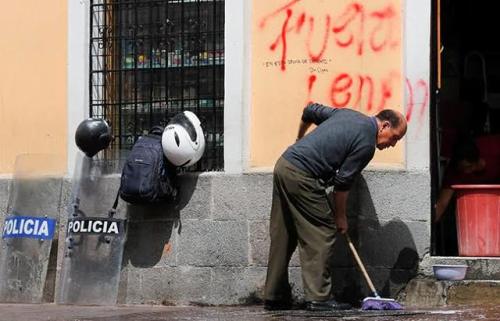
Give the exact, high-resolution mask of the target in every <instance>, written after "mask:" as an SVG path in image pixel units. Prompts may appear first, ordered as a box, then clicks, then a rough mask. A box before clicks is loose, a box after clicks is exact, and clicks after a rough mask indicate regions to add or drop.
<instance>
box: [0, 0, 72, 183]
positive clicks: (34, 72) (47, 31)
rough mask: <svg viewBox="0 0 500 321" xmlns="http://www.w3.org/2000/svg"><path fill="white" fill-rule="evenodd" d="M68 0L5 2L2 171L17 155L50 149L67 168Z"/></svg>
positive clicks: (0, 61)
mask: <svg viewBox="0 0 500 321" xmlns="http://www.w3.org/2000/svg"><path fill="white" fill-rule="evenodd" d="M66 9H67V7H66V0H50V1H40V0H22V1H3V2H2V8H1V10H0V121H1V126H0V174H5V173H11V172H12V171H13V165H14V161H15V158H16V155H19V154H23V153H54V154H58V155H60V158H59V159H60V164H59V165H58V167H59V166H60V168H61V169H64V168H66V142H67V130H66V119H67V117H66V116H67V111H66V65H67V58H66V54H67V50H66V49H67V48H66V46H67V44H66V38H67V35H66V30H67V23H66V20H67V10H66Z"/></svg>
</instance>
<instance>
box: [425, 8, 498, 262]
mask: <svg viewBox="0 0 500 321" xmlns="http://www.w3.org/2000/svg"><path fill="white" fill-rule="evenodd" d="M496 4H497V2H495V1H494V0H483V1H481V2H474V1H468V0H434V1H433V10H434V14H433V17H434V19H433V30H434V32H433V35H434V39H433V49H434V50H433V51H434V54H433V57H432V59H431V61H432V69H433V71H434V75H433V76H434V77H433V78H434V81H433V84H434V89H435V90H433V92H434V93H435V94H434V97H433V102H432V106H433V107H434V108H433V110H432V109H431V110H432V116H431V128H432V130H431V137H432V139H431V148H432V153H431V155H432V156H431V157H432V159H431V161H432V162H431V163H432V185H433V186H432V190H433V193H432V194H433V195H432V204H436V202H437V201H438V200H439V195H443V193H442V192H443V190H445V189H446V188H447V186H449V184H450V182H451V181H454V182H457V178H456V177H457V174H456V173H457V172H458V171H459V170H458V169H460V171H462V170H464V169H463V168H462V167H461V166H462V163H463V162H462V163H460V165H459V162H458V161H457V160H458V159H463V155H464V154H463V153H464V150H466V149H467V148H466V147H467V146H469V145H470V146H475V147H476V149H475V150H477V151H479V147H478V146H479V145H478V140H482V139H483V138H484V137H485V136H488V137H493V140H491V141H492V142H493V143H491V142H490V143H489V144H490V145H488V146H489V150H500V41H498V40H497V39H498V37H496V33H497V30H498V24H499V23H500V20H499V18H498V14H497V11H496V10H495V9H496ZM496 136H498V140H496V138H495V137H496ZM488 139H489V138H488ZM496 142H498V144H496ZM469 143H470V144H469ZM471 148H472V147H471ZM471 153H472V154H474V151H472V152H471ZM479 154H480V157H482V156H481V153H479ZM499 154H500V153H499ZM467 155H470V154H467ZM483 156H484V155H483ZM493 159H494V157H493ZM496 159H499V160H500V158H496ZM493 162H496V161H493ZM464 164H465V163H464ZM487 164H488V165H489V166H493V165H491V164H492V162H491V161H490V162H489V163H488V162H487ZM494 166H496V167H497V168H498V167H500V163H495V165H494ZM450 173H452V174H450ZM478 175H479V174H478ZM481 175H482V174H481ZM482 179H483V181H481V180H479V181H478V182H475V183H476V184H479V183H494V182H496V180H498V179H500V177H496V174H489V176H488V177H486V178H484V177H483V178H482ZM467 182H469V181H467ZM467 182H464V183H467ZM472 182H473V181H470V182H469V183H472ZM497 183H498V182H497ZM444 208H445V209H444V211H443V212H442V213H443V215H442V216H441V220H440V222H439V223H436V224H433V225H432V238H433V239H432V254H433V255H439V256H456V255H458V246H457V244H458V242H457V234H456V222H455V198H454V195H452V196H451V198H450V200H449V202H448V205H447V206H445V207H444ZM438 212H439V210H436V209H434V208H433V219H435V217H436V215H437V213H438Z"/></svg>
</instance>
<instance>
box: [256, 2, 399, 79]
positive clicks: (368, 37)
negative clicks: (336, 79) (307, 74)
mask: <svg viewBox="0 0 500 321" xmlns="http://www.w3.org/2000/svg"><path fill="white" fill-rule="evenodd" d="M301 1H302V0H293V1H290V2H288V3H286V4H285V5H283V6H281V7H280V8H278V9H276V10H274V11H272V12H271V13H269V14H268V15H266V16H265V17H264V18H262V19H261V21H260V23H259V28H261V29H264V28H266V26H267V22H268V21H269V20H270V19H274V18H278V17H282V16H283V12H284V13H285V15H284V20H283V21H282V22H281V28H280V30H279V34H278V35H277V36H276V38H275V40H274V41H273V42H272V43H271V45H270V46H269V48H270V50H271V51H275V50H276V49H278V48H281V53H280V57H281V61H282V65H281V70H283V71H284V70H286V58H287V52H288V43H289V41H290V40H291V38H290V36H291V32H292V31H295V35H300V34H301V33H302V30H304V25H305V24H306V21H307V22H308V23H307V28H305V29H307V30H306V31H305V32H306V37H305V43H304V45H305V47H306V49H307V53H308V55H309V58H310V59H311V60H312V61H313V62H317V61H319V60H321V58H323V55H324V54H325V52H326V50H327V49H328V46H329V44H330V43H332V42H331V41H330V38H332V37H333V38H334V42H333V43H334V44H335V45H336V46H337V47H338V48H340V49H345V48H350V47H354V48H355V51H356V54H357V55H359V56H361V55H363V54H364V52H365V47H366V48H368V49H370V50H371V51H372V52H375V53H377V52H381V51H383V50H385V49H391V48H395V47H396V46H398V45H399V40H398V38H397V35H394V30H395V27H396V19H397V14H396V10H395V9H394V7H393V6H392V4H388V5H386V6H385V7H383V8H381V9H377V10H367V9H366V8H365V7H364V6H363V5H362V4H361V3H359V2H352V3H351V4H349V5H347V6H346V7H345V9H344V10H343V11H342V12H341V13H340V14H337V15H334V14H333V13H332V14H330V13H325V15H324V17H316V16H314V15H313V14H310V13H308V12H307V10H306V9H303V10H300V9H299V10H300V11H299V12H300V13H299V14H298V15H295V14H294V12H295V11H297V8H296V6H297V5H298V3H299V2H301ZM320 21H321V22H320ZM367 29H368V30H367ZM317 33H319V35H320V36H318V34H317ZM316 38H319V39H321V43H320V45H319V50H317V52H313V51H314V50H313V49H312V47H313V45H312V39H316ZM293 39H294V40H298V38H293ZM299 41H300V40H299ZM294 45H296V44H294Z"/></svg>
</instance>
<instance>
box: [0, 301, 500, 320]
mask: <svg viewBox="0 0 500 321" xmlns="http://www.w3.org/2000/svg"><path fill="white" fill-rule="evenodd" d="M343 317H344V319H342V318H343ZM311 319H313V320H316V321H318V320H346V319H347V320H369V321H391V320H398V321H399V320H402V321H452V320H453V321H455V320H461V321H473V320H481V321H498V320H500V309H499V308H498V307H494V306H484V307H460V308H459V309H456V308H455V309H454V308H448V309H432V310H421V309H419V310H411V309H407V310H404V311H373V312H370V311H359V310H352V311H346V312H331V313H320V312H314V313H313V312H308V311H303V310H292V311H278V312H267V311H264V310H263V309H262V307H261V306H237V307H198V306H187V307H167V306H144V305H140V306H92V307H83V306H63V305H55V304H41V305H34V304H0V321H42V320H43V321H47V320H50V321H91V320H99V321H104V320H106V321H108V320H109V321H159V320H173V321H178V320H190V321H216V320H217V321H233V320H234V321H276V320H290V321H305V320H311Z"/></svg>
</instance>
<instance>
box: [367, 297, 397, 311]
mask: <svg viewBox="0 0 500 321" xmlns="http://www.w3.org/2000/svg"><path fill="white" fill-rule="evenodd" d="M361 310H403V306H402V305H401V304H399V303H398V302H397V301H396V300H394V299H386V298H381V297H367V298H365V299H364V300H363V304H362V305H361Z"/></svg>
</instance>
